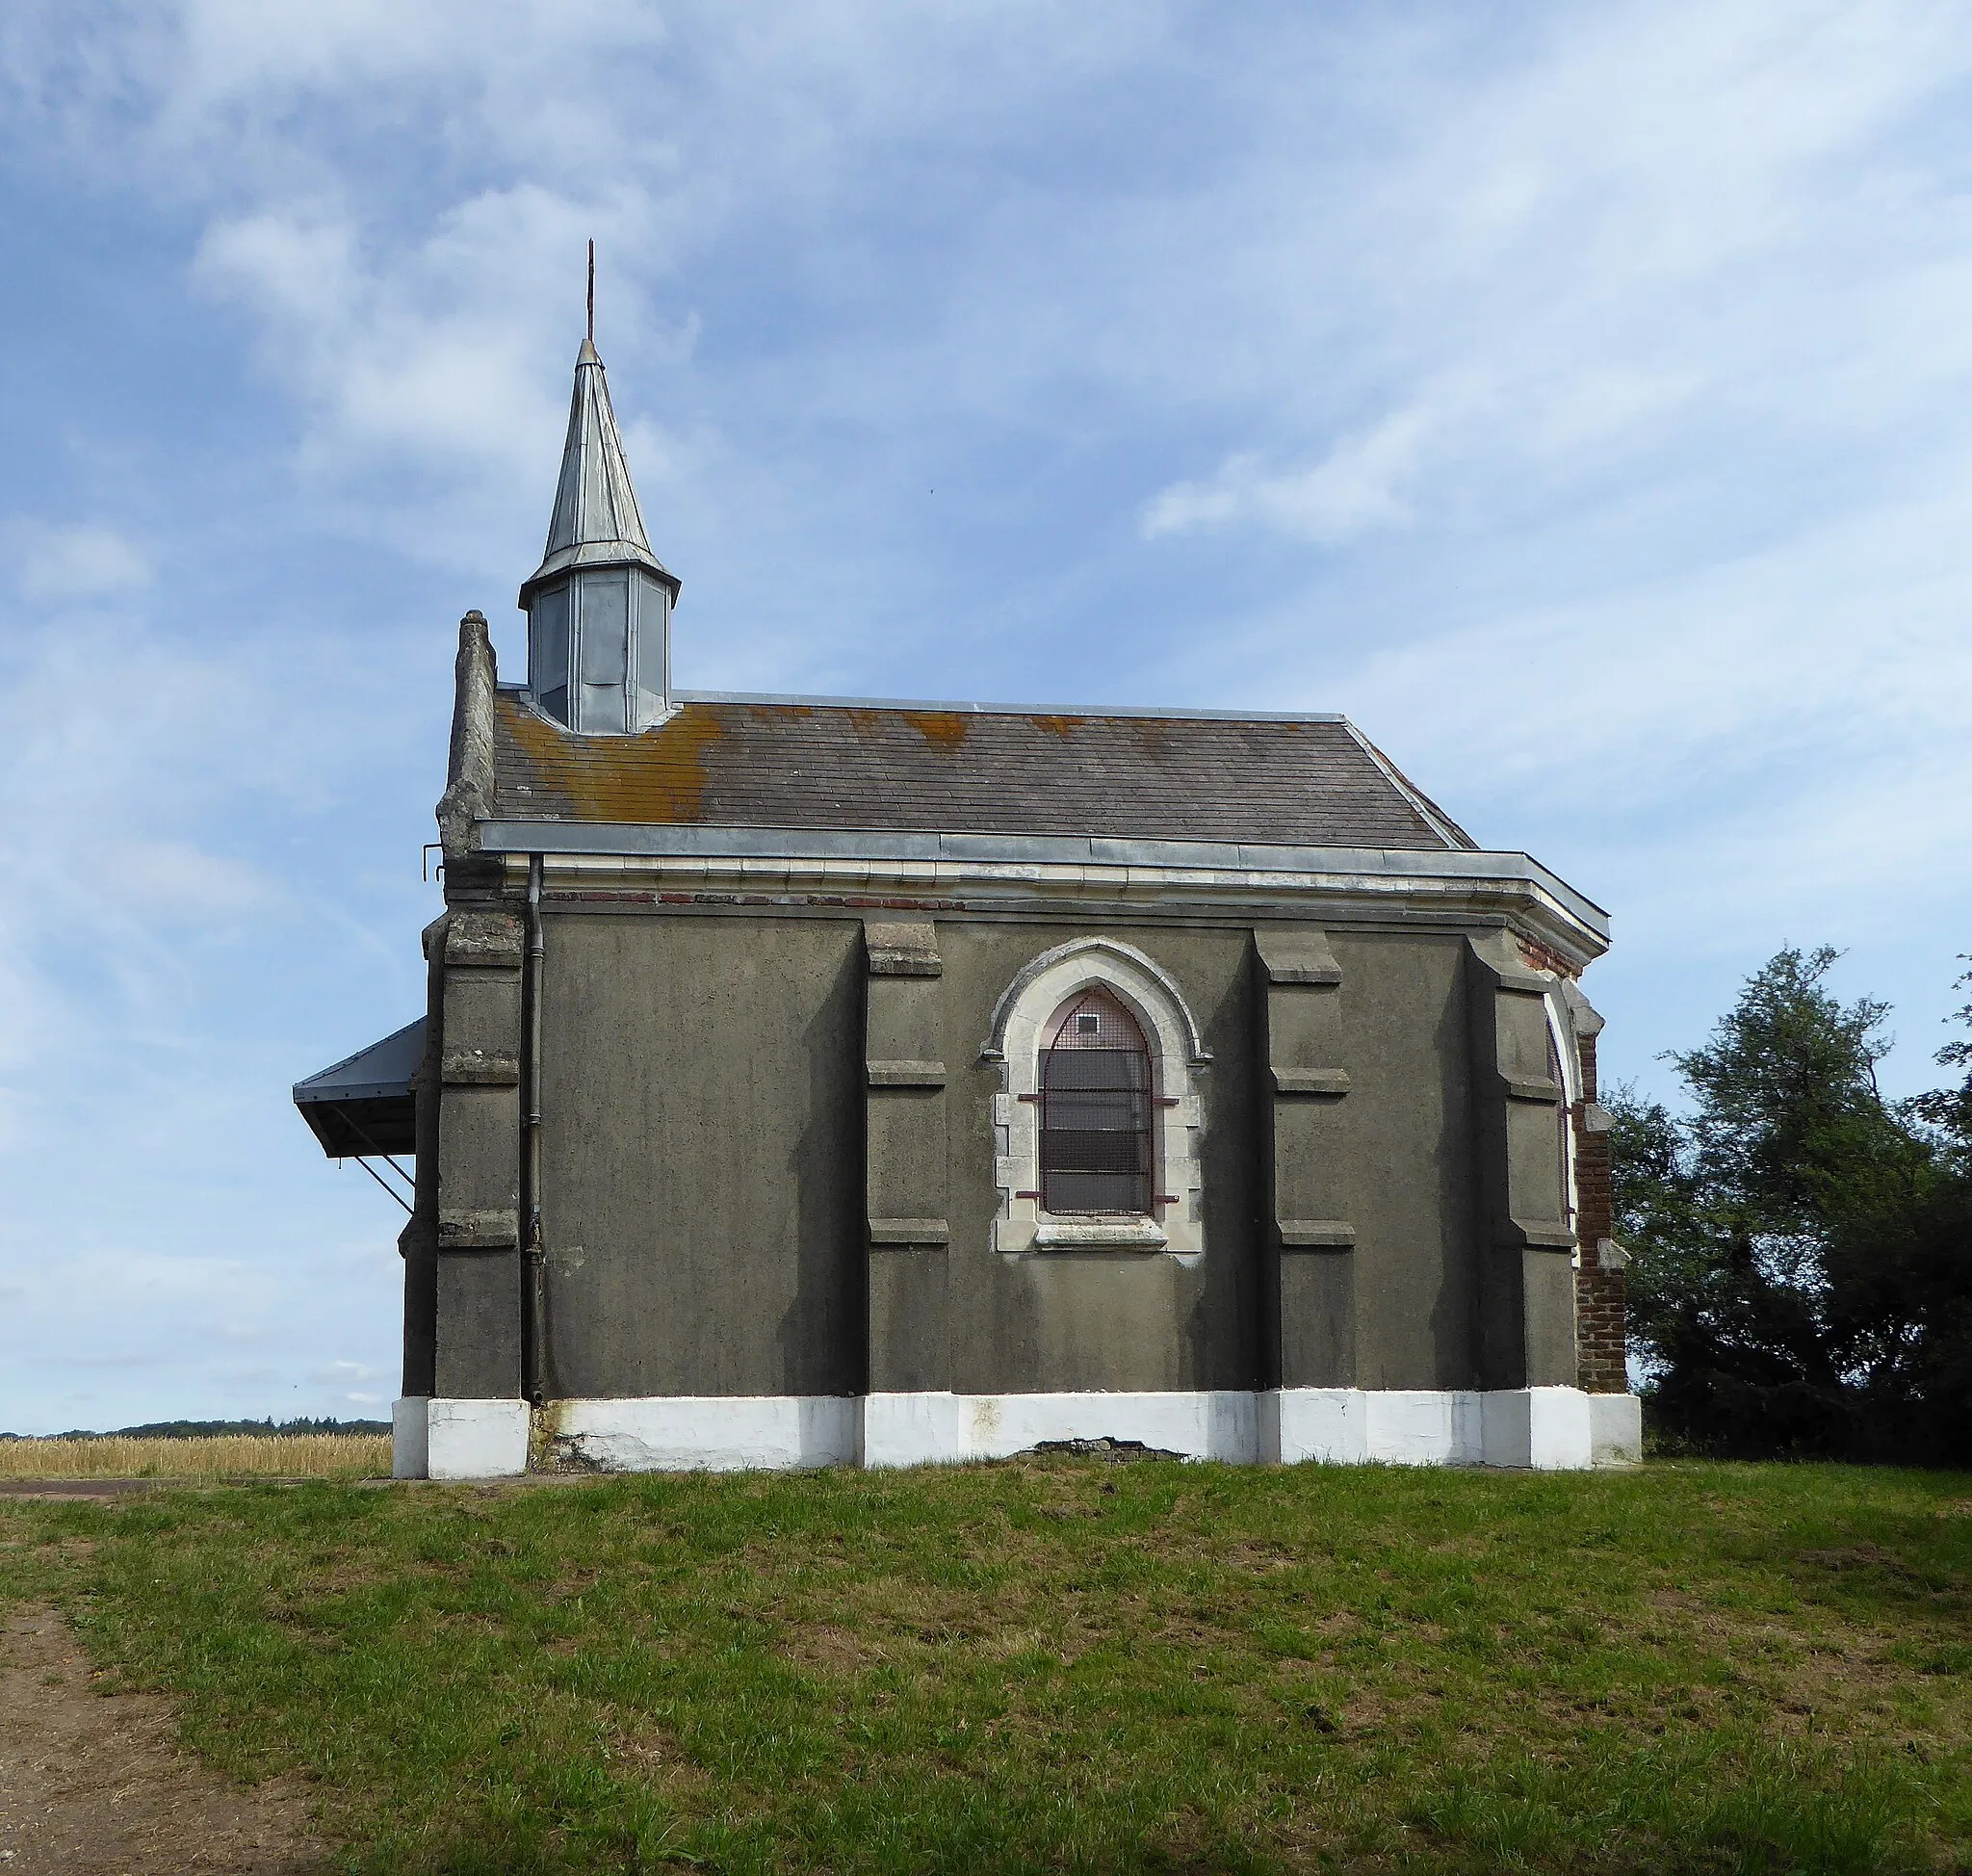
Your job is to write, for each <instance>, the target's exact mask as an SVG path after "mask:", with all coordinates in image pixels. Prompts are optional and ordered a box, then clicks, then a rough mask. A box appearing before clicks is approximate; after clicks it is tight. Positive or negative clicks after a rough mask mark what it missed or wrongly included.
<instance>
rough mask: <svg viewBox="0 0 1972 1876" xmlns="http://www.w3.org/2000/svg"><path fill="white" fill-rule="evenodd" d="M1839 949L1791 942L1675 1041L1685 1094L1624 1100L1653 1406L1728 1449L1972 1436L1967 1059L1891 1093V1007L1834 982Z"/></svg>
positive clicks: (1891, 1445)
mask: <svg viewBox="0 0 1972 1876" xmlns="http://www.w3.org/2000/svg"><path fill="white" fill-rule="evenodd" d="M1835 958H1836V953H1835V952H1834V951H1832V950H1829V948H1827V947H1823V948H1822V949H1820V950H1817V951H1809V952H1803V951H1796V950H1789V951H1781V952H1780V953H1779V954H1778V955H1777V956H1776V957H1775V958H1773V959H1772V961H1771V962H1769V963H1768V964H1767V965H1765V966H1764V967H1763V968H1762V969H1761V970H1759V971H1757V972H1755V973H1754V975H1753V976H1752V977H1751V978H1749V979H1748V981H1747V983H1746V985H1745V986H1744V988H1743V989H1742V990H1741V992H1740V996H1739V999H1738V1001H1737V1003H1735V1004H1734V1005H1733V1007H1732V1009H1731V1010H1730V1011H1728V1012H1727V1014H1726V1015H1725V1017H1723V1018H1722V1019H1721V1020H1720V1022H1719V1024H1718V1026H1717V1028H1716V1029H1714V1030H1713V1033H1712V1035H1711V1037H1710V1038H1709V1040H1708V1041H1707V1042H1706V1043H1705V1044H1704V1045H1703V1046H1702V1047H1700V1048H1698V1049H1695V1050H1691V1051H1689V1052H1687V1053H1685V1054H1682V1055H1674V1056H1672V1057H1671V1059H1672V1061H1673V1062H1674V1064H1675V1066H1676V1068H1677V1071H1678V1073H1679V1075H1680V1077H1681V1078H1682V1079H1683V1081H1684V1082H1685V1085H1686V1087H1687V1088H1688V1089H1689V1090H1690V1093H1691V1097H1692V1106H1691V1110H1690V1112H1689V1113H1688V1114H1685V1115H1681V1116H1674V1115H1673V1114H1672V1113H1671V1112H1670V1111H1669V1110H1668V1109H1667V1108H1666V1107H1663V1106H1662V1105H1660V1104H1657V1103H1646V1102H1641V1101H1639V1100H1637V1099H1636V1098H1635V1097H1634V1096H1633V1095H1630V1094H1628V1093H1627V1092H1626V1091H1619V1092H1618V1094H1617V1095H1616V1096H1615V1097H1614V1098H1613V1100H1612V1102H1611V1107H1612V1109H1613V1111H1614V1113H1615V1116H1616V1119H1615V1127H1614V1138H1613V1142H1612V1144H1613V1146H1614V1149H1615V1170H1616V1205H1617V1219H1618V1223H1617V1230H1618V1236H1619V1238H1622V1241H1623V1242H1624V1244H1625V1245H1626V1246H1627V1248H1628V1249H1629V1251H1630V1254H1631V1263H1630V1323H1631V1331H1632V1336H1633V1339H1634V1342H1635V1343H1636V1346H1637V1350H1638V1353H1639V1354H1640V1355H1641V1357H1642V1358H1643V1360H1644V1363H1645V1365H1646V1367H1647V1368H1648V1372H1649V1375H1650V1381H1649V1395H1650V1399H1651V1404H1652V1418H1653V1421H1654V1423H1655V1425H1656V1427H1657V1429H1658V1430H1659V1432H1660V1434H1662V1435H1665V1436H1668V1437H1669V1438H1670V1439H1672V1440H1673V1441H1674V1442H1677V1443H1680V1444H1683V1445H1686V1446H1691V1447H1694V1448H1697V1449H1700V1450H1706V1451H1713V1452H1722V1453H1739V1454H1745V1455H1754V1454H1772V1453H1803V1454H1806V1453H1822V1454H1846V1455H1849V1456H1854V1457H1890V1456H1899V1455H1910V1456H1917V1455H1919V1454H1924V1455H1928V1456H1933V1457H1938V1458H1949V1457H1953V1456H1972V1419H1968V1416H1967V1413H1966V1408H1967V1407H1968V1406H1972V1203H1968V1195H1972V1130H1968V1129H1966V1128H1964V1127H1963V1126H1962V1125H1960V1124H1959V1123H1960V1122H1961V1121H1962V1120H1963V1119H1965V1118H1967V1117H1972V1077H1968V1088H1967V1090H1966V1091H1965V1096H1964V1098H1963V1099H1960V1098H1959V1097H1958V1096H1951V1095H1947V1096H1944V1097H1927V1098H1925V1099H1924V1100H1921V1101H1919V1102H1915V1103H1908V1104H1904V1105H1902V1106H1897V1105H1892V1104H1890V1103H1888V1102H1885V1101H1884V1099H1883V1098H1882V1094H1881V1090H1880V1089H1879V1087H1878V1085H1877V1078H1876V1064H1877V1062H1878V1061H1879V1060H1880V1059H1881V1056H1882V1055H1883V1053H1884V1052H1885V1050H1886V1049H1887V1047H1888V1042H1887V1039H1886V1038H1885V1036H1884V1034H1883V1029H1882V1024H1883V1019H1884V1017H1885V1016H1886V1015H1887V1014H1888V1011H1887V1008H1886V1006H1885V1005H1883V1004H1881V1003H1875V1002H1872V1001H1871V1000H1869V999H1867V998H1865V999H1861V1000H1859V1001H1858V1002H1856V1003H1852V1004H1847V1005H1845V1004H1843V1003H1840V1002H1839V1001H1837V999H1836V998H1835V997H1833V996H1832V995H1831V994H1830V993H1829V990H1828V988H1827V987H1826V982H1825V979H1826V977H1827V976H1828V973H1829V968H1830V967H1831V966H1832V965H1833V963H1834V961H1835ZM1968 1020H1972V1019H1968ZM1953 1051H1957V1052H1959V1053H1956V1054H1955V1053H1953ZM1947 1055H1948V1056H1949V1057H1950V1058H1951V1059H1953V1060H1959V1059H1965V1060H1972V1048H1968V1047H1966V1046H1964V1045H1956V1044H1955V1045H1953V1049H1952V1051H1948V1052H1947ZM1955 1101H1956V1102H1957V1104H1958V1105H1957V1106H1953V1105H1952V1104H1953V1103H1954V1102H1955ZM1955 1115H1956V1116H1958V1117H1959V1118H1958V1119H1957V1120H1955V1119H1954V1118H1953V1116H1955ZM1954 1126H1958V1127H1959V1131H1958V1132H1957V1133H1954V1132H1953V1131H1952V1129H1953V1127H1954Z"/></svg>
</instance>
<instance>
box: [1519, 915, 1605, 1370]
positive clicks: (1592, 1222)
mask: <svg viewBox="0 0 1972 1876" xmlns="http://www.w3.org/2000/svg"><path fill="white" fill-rule="evenodd" d="M1522 942H1523V943H1524V942H1525V941H1524V940H1523V941H1522ZM1578 1047H1579V1049H1580V1052H1581V1061H1582V1099H1581V1100H1580V1101H1578V1102H1577V1103H1576V1104H1575V1108H1574V1129H1575V1202H1576V1211H1575V1231H1576V1234H1577V1236H1578V1237H1579V1238H1580V1240H1581V1246H1582V1267H1581V1268H1580V1269H1579V1270H1577V1271H1576V1272H1575V1365H1576V1368H1577V1370H1578V1373H1579V1377H1580V1385H1581V1387H1582V1388H1583V1390H1584V1391H1585V1392H1586V1393H1589V1394H1625V1393H1627V1392H1628V1390H1629V1364H1628V1360H1627V1355H1628V1316H1627V1302H1626V1297H1625V1294H1624V1289H1625V1286H1624V1282H1623V1274H1622V1271H1621V1270H1605V1269H1603V1268H1602V1267H1601V1265H1600V1263H1599V1261H1598V1259H1597V1257H1596V1246H1597V1245H1598V1244H1599V1243H1601V1242H1602V1241H1603V1239H1605V1238H1611V1237H1613V1236H1614V1235H1615V1231H1616V1207H1615V1195H1614V1193H1613V1192H1612V1191H1611V1189H1610V1184H1609V1171H1610V1166H1609V1135H1608V1134H1607V1133H1590V1132H1589V1131H1588V1129H1587V1128H1586V1127H1585V1126H1584V1125H1583V1119H1584V1112H1583V1110H1584V1108H1585V1107H1587V1106H1588V1105H1589V1103H1591V1102H1593V1101H1594V1100H1595V1099H1596V1038H1595V1037H1594V1036H1592V1035H1585V1036H1583V1037H1581V1038H1580V1041H1579V1044H1578Z"/></svg>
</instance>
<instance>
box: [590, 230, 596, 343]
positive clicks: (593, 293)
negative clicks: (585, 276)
mask: <svg viewBox="0 0 1972 1876" xmlns="http://www.w3.org/2000/svg"><path fill="white" fill-rule="evenodd" d="M595 342H596V244H595V243H594V242H593V241H591V242H590V243H589V344H591V345H594V344H595Z"/></svg>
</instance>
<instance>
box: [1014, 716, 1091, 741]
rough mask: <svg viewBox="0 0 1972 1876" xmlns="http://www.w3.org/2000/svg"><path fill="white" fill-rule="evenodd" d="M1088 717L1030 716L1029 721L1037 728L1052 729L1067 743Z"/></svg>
mask: <svg viewBox="0 0 1972 1876" xmlns="http://www.w3.org/2000/svg"><path fill="white" fill-rule="evenodd" d="M1087 720H1088V719H1087V718H1086V717H1028V718H1027V721H1028V722H1030V723H1031V724H1033V726H1034V727H1035V728H1036V729H1037V730H1052V731H1053V732H1054V734H1055V735H1056V736H1058V737H1060V739H1061V740H1062V741H1063V742H1064V743H1066V742H1067V741H1068V739H1069V738H1070V737H1072V736H1073V735H1074V734H1075V733H1076V731H1077V730H1078V729H1080V728H1081V726H1082V724H1083V723H1084V722H1086V721H1087Z"/></svg>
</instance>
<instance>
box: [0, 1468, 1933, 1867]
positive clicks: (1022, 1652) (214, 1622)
mask: <svg viewBox="0 0 1972 1876" xmlns="http://www.w3.org/2000/svg"><path fill="white" fill-rule="evenodd" d="M0 1544H4V1545H5V1546H6V1547H7V1548H6V1550H5V1552H4V1554H0V1599H7V1598H12V1599H28V1598H39V1599H52V1600H54V1601H56V1602H60V1603H61V1604H62V1605H63V1606H65V1608H67V1609H68V1610H69V1612H70V1613H71V1614H72V1615H73V1617H74V1619H75V1621H76V1623H77V1624H78V1626H79V1628H80V1630H81V1633H82V1636H83V1638H84V1641H85V1642H86V1644H87V1646H88V1648H89V1650H90V1652H91V1655H93V1656H94V1658H95V1659H96V1661H97V1663H98V1664H99V1665H100V1666H103V1667H106V1668H108V1669H110V1670H111V1671H112V1675H111V1679H112V1680H113V1681H116V1682H118V1683H120V1684H122V1685H127V1686H142V1687H146V1688H158V1689H162V1690H165V1691H167V1692H169V1693H170V1694H171V1695H173V1696H174V1697H175V1698H176V1700H177V1701H178V1703H179V1707H180V1711H181V1713H182V1716H183V1723H184V1728H185V1733H186V1735H187V1737H188V1739H189V1740H190V1742H191V1743H192V1744H194V1745H195V1746H196V1747H197V1748H198V1749H199V1750H200V1751H202V1752H204V1753H205V1754H207V1755H208V1756H209V1757H211V1758H212V1759H214V1760H216V1761H217V1762H219V1763H220V1764H221V1765H223V1766H225V1767H228V1768H230V1769H232V1770H234V1771H237V1772H239V1773H242V1774H245V1775H247V1776H253V1775H257V1774H262V1773H271V1772H274V1771H277V1770H283V1769H289V1768H296V1767H298V1768H300V1769H301V1770H303V1771H304V1772H305V1773H306V1774H307V1775H308V1776H309V1777H310V1778H312V1779H313V1780H314V1781H315V1782H316V1787H315V1788H316V1789H317V1790H318V1792H319V1794H320V1797H321V1801H322V1804H323V1808H324V1822H325V1825H326V1827H327V1828H328V1829H329V1830H330V1831H331V1833H333V1834H335V1835H337V1836H338V1837H340V1838H341V1840H343V1841H345V1842H347V1843H348V1845H349V1846H350V1847H349V1850H348V1852H347V1856H348V1862H349V1866H350V1868H352V1869H358V1870H401V1869H402V1870H420V1871H447V1872H473V1871H483V1872H494V1871H499V1872H507V1871H518V1870H562V1869H568V1870H626V1869H639V1868H642V1869H665V1868H676V1867H689V1866H693V1865H697V1866H701V1867H705V1868H710V1869H717V1870H722V1871H735V1872H737V1871H751V1870H782V1869H828V1870H842V1871H848V1870H886V1871H925V1870H1010V1869H1028V1868H1042V1869H1064V1870H1143V1869H1157V1870H1193V1871H1205V1870H1224V1871H1234V1870H1240V1871H1247V1870H1251V1871H1259V1870H1274V1869H1310V1868H1328V1867H1338V1868H1350V1869H1354V1868H1362V1867H1371V1868H1388V1869H1398V1868H1403V1869H1411V1868H1416V1869H1425V1870H1437V1869H1454V1870H1464V1869H1496V1868H1500V1867H1526V1868H1532V1869H1557V1870H1558V1869H1570V1870H1584V1869H1610V1870H1615V1869H1648V1870H1652V1871H1657V1870H1682V1869H1690V1870H1708V1871H1709V1870H1783V1869H1803V1870H1880V1869H1900V1868H1926V1867H1931V1868H1961V1867H1967V1866H1972V1745H1968V1741H1972V1476H1967V1475H1965V1474H1940V1473H1918V1472H1887V1471H1885V1472H1868V1471H1859V1470H1849V1469H1842V1468H1831V1467H1809V1466H1800V1467H1780V1466H1775V1467H1728V1466H1708V1465H1695V1464H1692V1465H1687V1464H1675V1465H1672V1464H1653V1465H1651V1466H1649V1467H1648V1468H1645V1469H1644V1470H1642V1471H1638V1472H1628V1473H1619V1474H1607V1473H1604V1474H1590V1475H1555V1476H1546V1477H1537V1476H1531V1475H1517V1474H1504V1473H1486V1472H1412V1471H1384V1470H1378V1469H1367V1468H1363V1469H1346V1470H1345V1469H1328V1468H1318V1467H1304V1468H1299V1469H1295V1470H1292V1471H1269V1470H1263V1469H1259V1468H1224V1467H1217V1466H1184V1465H1178V1464H1172V1463H1162V1462H1143V1463H1136V1464H1128V1465H1125V1464H1111V1463H1104V1462H1103V1461H1101V1460H1071V1459H1061V1460H1027V1461H1018V1462H1014V1463H1010V1464H1006V1465H999V1466H981V1467H969V1468H960V1469H953V1470H948V1471H925V1472H910V1473H881V1472H878V1473H865V1472H829V1473H818V1474H811V1475H807V1476H772V1477H769V1476H760V1475H755V1476H746V1477H738V1478H730V1477H729V1478H712V1477H662V1478H640V1479H617V1480H589V1481H584V1482H581V1483H575V1484H569V1485H546V1486H535V1487H525V1488H519V1487H517V1488H508V1489H505V1490H473V1489H467V1488H456V1487H436V1486H419V1487H398V1488H394V1489H393V1488H377V1487H369V1488H365V1487H360V1486H354V1485H348V1484H336V1483H326V1482H324V1483H309V1484H303V1485H298V1486H290V1487H274V1486H267V1485H257V1486H256V1485H247V1486H241V1487H233V1488H227V1489H223V1490H209V1491H184V1492H160V1493H157V1494H155V1495H151V1496H147V1497H144V1498H139V1499H134V1500H131V1501H128V1502H125V1503H122V1504H117V1505H96V1504H63V1505H55V1504H27V1503H13V1504H7V1503H5V1502H4V1501H0Z"/></svg>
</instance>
